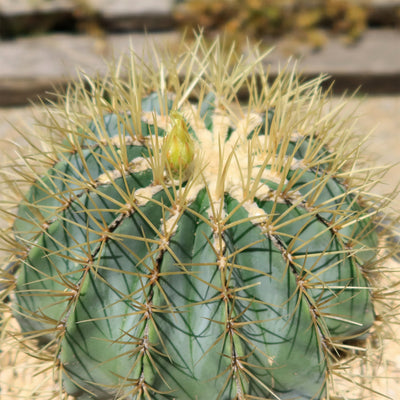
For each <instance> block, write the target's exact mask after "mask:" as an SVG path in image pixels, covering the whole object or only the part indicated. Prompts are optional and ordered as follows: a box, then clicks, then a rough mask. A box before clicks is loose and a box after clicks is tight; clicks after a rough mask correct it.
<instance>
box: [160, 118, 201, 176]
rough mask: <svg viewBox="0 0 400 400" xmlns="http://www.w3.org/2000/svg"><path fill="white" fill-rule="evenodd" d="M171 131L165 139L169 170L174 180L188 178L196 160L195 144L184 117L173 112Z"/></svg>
mask: <svg viewBox="0 0 400 400" xmlns="http://www.w3.org/2000/svg"><path fill="white" fill-rule="evenodd" d="M170 117H171V126H172V128H171V130H170V131H169V132H168V133H167V137H166V139H165V144H164V151H165V159H166V163H167V170H170V171H171V173H172V176H173V178H179V177H180V178H181V179H184V178H187V176H188V175H189V173H190V171H191V166H192V161H193V159H194V143H193V138H192V137H191V135H190V133H189V130H188V127H187V125H186V122H185V120H184V119H183V117H182V115H181V114H179V113H178V112H172V113H171V115H170Z"/></svg>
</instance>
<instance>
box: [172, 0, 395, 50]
mask: <svg viewBox="0 0 400 400" xmlns="http://www.w3.org/2000/svg"><path fill="white" fill-rule="evenodd" d="M373 12H374V8H373V7H371V2H370V1H368V0H364V1H361V0H360V1H355V0H186V1H183V2H180V4H179V5H178V7H177V8H176V11H175V18H176V20H177V21H178V22H179V23H180V25H181V26H184V27H202V28H204V29H205V30H206V31H209V30H214V29H218V30H223V31H225V33H227V34H228V35H231V36H234V37H240V36H241V35H243V34H245V35H246V36H251V37H260V36H265V35H270V36H278V35H279V36H280V35H282V34H290V35H294V36H295V37H296V38H297V39H301V40H304V41H306V42H308V43H310V44H311V45H313V46H314V47H321V46H323V44H324V43H325V41H326V39H327V32H332V33H334V34H341V35H343V37H344V38H345V39H346V41H348V42H354V41H355V40H357V39H359V38H360V36H361V35H362V33H363V31H364V30H365V29H366V27H367V25H368V21H369V20H370V17H371V13H373ZM397 19H398V21H400V14H398V15H397Z"/></svg>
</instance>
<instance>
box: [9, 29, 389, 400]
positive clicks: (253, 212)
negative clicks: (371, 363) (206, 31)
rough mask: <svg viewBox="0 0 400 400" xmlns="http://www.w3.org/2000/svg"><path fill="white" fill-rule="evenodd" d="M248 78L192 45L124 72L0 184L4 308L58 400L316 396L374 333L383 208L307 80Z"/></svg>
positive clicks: (354, 145) (64, 104)
mask: <svg viewBox="0 0 400 400" xmlns="http://www.w3.org/2000/svg"><path fill="white" fill-rule="evenodd" d="M266 65H267V64H266V61H265V55H262V54H261V55H260V54H259V53H258V52H255V53H253V54H252V55H251V56H249V57H248V58H239V57H237V56H236V53H235V52H234V51H233V50H232V49H225V50H224V48H223V46H222V45H221V44H220V42H219V41H218V40H217V41H216V42H215V43H214V44H213V45H212V46H211V47H206V45H205V44H204V42H203V40H202V39H201V37H200V38H199V39H198V40H197V41H196V42H195V44H194V45H193V46H192V47H188V48H186V49H185V51H183V52H182V53H181V54H180V55H179V56H173V57H170V58H169V59H168V57H155V60H153V62H152V64H151V65H150V64H149V65H146V64H145V62H144V61H143V60H138V59H137V58H136V57H135V56H134V55H131V56H130V57H129V63H128V64H127V68H123V67H121V68H115V69H113V70H112V71H111V73H110V75H109V77H108V78H102V79H98V80H93V79H89V78H87V77H82V78H81V80H80V82H78V83H77V84H75V85H74V86H73V87H72V86H71V88H69V89H68V91H67V95H66V96H65V98H64V99H63V100H61V101H60V102H59V103H60V104H58V105H57V106H54V105H53V107H50V108H49V110H50V111H49V115H50V122H49V123H48V124H47V126H46V127H47V130H48V134H47V138H46V139H41V144H37V143H36V142H35V141H34V140H33V139H28V140H29V141H30V142H31V148H32V151H31V153H30V154H29V155H25V156H24V159H21V161H20V162H17V163H14V165H12V166H11V167H10V168H9V169H8V171H7V172H4V174H7V177H6V179H5V180H6V182H7V184H8V187H9V188H10V189H12V190H13V192H12V193H13V195H12V197H13V198H14V201H13V202H10V207H9V208H7V207H4V211H5V212H6V213H7V214H8V215H11V216H12V217H13V218H14V222H13V225H12V230H10V231H7V236H6V235H3V236H4V237H6V240H7V242H8V248H9V249H10V254H11V255H10V256H9V257H8V260H7V262H6V263H5V264H4V267H3V271H2V276H3V283H2V289H3V293H4V295H3V298H4V299H5V301H4V304H7V307H9V308H10V310H11V311H12V313H13V316H14V317H15V318H16V319H17V321H18V323H19V325H20V329H21V333H20V335H21V336H19V340H20V341H21V340H22V341H27V340H32V341H34V342H35V344H32V345H31V346H30V350H32V349H35V350H34V352H36V356H37V357H38V358H41V357H40V356H41V355H43V354H46V357H47V359H49V358H50V359H52V360H53V364H54V369H55V370H57V371H59V376H60V382H61V387H62V393H65V394H68V395H70V396H72V397H74V398H76V399H81V400H86V399H179V400H186V399H193V400H194V399H198V400H207V399H221V400H228V399H282V400H283V399H299V400H310V399H316V400H318V399H321V400H322V399H328V398H333V397H329V396H330V395H331V394H332V393H333V392H332V391H331V390H332V377H333V376H334V375H337V374H339V372H338V368H339V370H340V362H341V361H340V360H341V356H342V355H343V353H344V351H345V350H346V349H348V350H349V351H352V352H353V355H356V354H357V353H359V352H361V351H359V350H360V349H361V348H362V342H363V341H365V340H367V338H369V337H370V331H371V327H373V325H374V321H375V319H376V317H377V312H376V310H375V309H376V307H375V305H374V290H375V285H376V275H377V271H378V269H379V268H378V267H379V265H380V262H381V258H382V248H381V245H380V243H381V242H380V241H379V240H378V239H379V236H378V230H377V225H379V221H378V218H377V217H376V213H377V210H378V209H379V208H380V207H382V206H383V205H384V204H383V201H382V198H377V197H375V196H373V195H371V194H368V188H369V187H370V186H371V185H372V184H373V183H374V180H376V178H375V177H374V176H373V175H372V174H371V173H369V172H368V171H369V170H367V169H366V170H365V171H367V172H365V173H362V167H358V165H359V161H358V158H359V154H358V153H359V150H360V143H359V141H358V142H357V141H356V142H354V141H352V131H351V129H350V128H349V126H348V125H346V121H343V120H341V119H340V118H339V117H338V115H337V114H338V109H335V110H333V111H331V112H326V94H325V93H324V91H323V90H322V89H321V85H320V84H321V81H322V78H318V79H315V80H313V81H308V82H304V83H300V81H299V79H298V78H297V76H296V74H295V73H294V72H292V71H283V72H282V73H280V74H279V75H278V77H277V78H276V79H275V80H274V81H272V82H271V81H270V80H269V79H268V74H267V72H266V67H265V66H266ZM183 74H185V75H183ZM243 96H247V99H246V100H245V101H244V100H243V98H244V97H243ZM25 187H27V190H26V192H24V190H25V189H23V188H25ZM15 198H17V199H18V201H17V202H16V201H15ZM13 207H15V210H16V211H13V210H14V208H13ZM21 337H22V338H23V339H21ZM356 340H358V343H361V344H359V346H361V347H360V348H358V347H357V346H356V345H355V344H354V343H355V341H356ZM338 366H339V367H338ZM60 393H61V392H60ZM60 396H63V395H62V394H60Z"/></svg>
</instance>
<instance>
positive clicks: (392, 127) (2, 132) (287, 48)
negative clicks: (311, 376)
mask: <svg viewBox="0 0 400 400" xmlns="http://www.w3.org/2000/svg"><path fill="white" fill-rule="evenodd" d="M199 28H201V29H204V32H205V34H206V35H207V36H208V37H209V38H210V40H211V39H212V38H213V37H214V36H215V35H216V34H219V33H222V32H223V33H224V34H225V35H226V38H227V40H230V41H232V42H236V43H238V44H239V45H243V46H244V45H245V44H246V40H247V38H249V40H250V41H253V42H255V43H259V44H260V46H261V48H263V49H267V48H270V47H271V48H273V49H274V50H273V51H272V53H271V55H270V57H269V58H268V63H269V65H268V67H269V68H270V72H271V76H274V75H276V73H277V72H278V70H279V68H280V67H281V66H282V65H285V64H286V62H287V60H288V58H289V57H291V58H292V60H295V61H296V62H297V65H298V66H297V68H298V70H299V71H301V73H302V74H303V76H304V77H305V78H306V79H308V78H312V77H315V76H317V75H319V74H321V73H323V74H328V75H329V76H330V78H329V80H328V81H327V83H326V84H327V85H330V84H331V83H332V82H334V86H333V87H334V90H333V96H332V98H331V100H330V101H331V104H332V105H334V104H336V103H337V102H338V101H341V100H340V97H341V96H344V97H345V99H346V100H347V106H346V107H345V110H344V112H353V110H354V109H355V107H357V105H358V108H357V114H358V115H359V116H360V119H359V121H358V123H357V124H356V125H355V127H354V130H355V133H358V134H361V135H367V134H368V133H370V132H371V130H373V134H372V136H371V137H370V138H369V139H368V142H367V146H366V152H367V157H368V158H369V159H370V160H371V164H378V165H382V164H383V165H388V164H390V165H392V164H393V165H394V167H393V168H391V169H390V170H389V172H388V173H387V175H386V177H385V180H384V182H382V183H381V184H379V185H377V187H376V189H375V190H376V191H377V192H378V193H380V194H386V193H390V192H391V191H393V190H394V188H395V186H396V184H397V183H398V182H399V181H400V179H399V178H400V0H0V141H1V145H0V146H1V147H2V150H3V151H7V143H8V142H9V141H14V140H17V139H16V138H17V137H18V130H22V131H28V130H29V128H30V127H32V125H33V124H34V118H33V115H34V114H37V113H38V112H39V113H40V111H41V109H42V108H43V106H42V105H40V102H39V101H38V100H39V98H40V97H42V98H48V99H54V95H53V93H54V89H55V88H57V90H61V91H62V90H63V89H64V88H65V87H66V86H67V84H68V82H70V81H71V80H73V79H74V78H76V76H77V72H78V71H84V72H86V73H87V74H89V75H92V74H93V75H94V74H100V75H101V74H104V73H105V71H106V63H107V61H109V60H111V59H113V58H118V57H119V56H120V55H121V54H123V53H127V52H128V51H129V49H130V47H133V50H134V51H136V52H137V53H138V54H141V53H142V51H143V48H144V46H145V42H146V40H147V38H150V39H151V40H153V41H154V42H155V43H157V45H159V46H172V48H173V46H174V45H175V44H177V43H178V42H179V41H180V40H181V37H182V36H183V34H184V32H186V38H187V40H190V39H191V35H192V32H193V29H199ZM356 90H357V94H356V95H355V96H353V95H352V94H353V93H354V91H356ZM33 103H35V106H34V105H33ZM399 200H400V196H399V195H397V196H396V202H395V203H394V207H395V208H397V209H399V208H400V203H399ZM397 268H398V266H397ZM398 336H400V335H398ZM385 354H386V356H385V359H383V360H382V364H383V367H384V369H383V371H384V374H388V375H390V376H392V377H393V379H391V380H389V381H384V380H382V381H381V382H382V385H381V387H379V388H378V387H377V388H376V389H377V390H382V391H383V392H384V393H385V394H386V395H387V396H388V398H391V399H393V400H398V399H400V383H399V382H400V349H399V348H394V347H391V348H390V349H389V350H388V351H387V352H386V353H385ZM0 367H1V366H0ZM3 367H4V366H3ZM377 373H378V372H377ZM3 395H4V394H3ZM5 396H6V395H5ZM28 397H29V394H28ZM351 398H352V399H353V398H354V397H351ZM7 399H12V397H7ZM357 400H361V398H357Z"/></svg>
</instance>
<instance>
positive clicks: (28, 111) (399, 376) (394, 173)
mask: <svg viewBox="0 0 400 400" xmlns="http://www.w3.org/2000/svg"><path fill="white" fill-rule="evenodd" d="M338 101H339V99H337V98H333V99H332V104H333V105H334V104H337V102H338ZM359 102H360V99H357V98H354V99H348V104H347V106H346V108H345V111H348V112H350V110H352V109H354V107H355V106H356V105H357V104H358V103H359ZM399 110H400V96H395V97H389V96H379V97H370V98H367V99H364V100H363V101H362V103H361V104H360V106H359V108H358V110H357V114H358V115H359V116H360V119H359V121H358V123H357V125H356V126H355V131H356V132H357V133H360V134H363V135H364V134H365V135H367V134H368V133H369V132H371V130H372V129H374V132H373V134H372V136H371V137H369V138H368V140H367V143H366V151H367V156H368V158H369V159H370V160H371V163H373V164H379V165H382V164H385V165H388V164H396V163H397V164H398V165H397V166H394V167H393V168H391V169H390V171H389V172H388V173H387V175H386V177H385V183H382V184H379V185H378V186H377V187H376V188H375V190H376V191H377V193H380V194H382V193H388V192H390V191H393V188H394V187H395V185H396V183H397V182H400V179H399V178H400V142H399V132H398V130H399V128H400V113H399ZM32 112H33V107H32V106H27V107H21V108H0V140H1V141H2V142H3V141H5V142H3V143H2V144H0V146H1V147H0V152H4V153H7V149H8V148H9V144H7V143H6V142H7V141H9V140H12V141H18V139H17V137H18V135H17V133H16V130H18V129H22V130H23V131H28V130H29V128H30V127H32V126H33V124H34V119H33V117H32ZM6 120H7V121H8V122H7V121H6ZM10 124H12V125H13V126H11V125H10ZM397 200H400V196H399V195H397V196H396V201H395V202H394V204H393V206H394V207H395V208H397V209H399V208H400V205H399V203H398V201H397ZM388 267H394V268H395V269H397V270H399V266H398V265H397V264H395V263H394V262H389V263H388ZM395 329H396V331H395V333H394V334H395V335H396V336H397V337H398V338H399V337H400V331H399V329H398V328H397V327H396V328H395ZM383 346H384V348H386V351H385V353H384V357H383V359H382V363H381V367H380V368H378V369H377V370H376V371H375V370H374V371H372V372H371V371H369V372H368V373H366V381H367V384H368V381H369V380H370V376H371V375H373V376H377V375H378V376H379V375H380V376H382V377H383V376H390V377H392V378H393V379H390V380H386V379H382V380H378V383H377V384H376V386H374V389H376V390H381V391H383V392H384V393H386V394H387V396H389V397H388V398H391V399H393V400H398V399H399V398H400V382H399V381H400V346H395V345H394V344H393V343H392V342H385V341H384V342H383ZM3 350H5V351H6V353H7V351H8V349H3ZM10 354H11V355H12V354H13V353H12V352H11V353H10ZM6 355H7V354H6ZM3 362H4V359H3ZM29 362H31V361H29ZM1 364H2V363H1V362H0V369H3V373H4V375H3V373H2V375H3V378H2V379H1V380H0V381H2V380H3V379H5V380H6V381H8V383H10V382H20V384H14V388H16V386H17V385H18V386H19V387H25V390H26V389H27V388H28V387H32V386H34V384H33V381H32V382H31V380H30V379H29V378H28V377H27V376H25V373H24V368H22V370H21V371H20V372H17V373H15V371H14V372H12V370H11V369H10V368H8V367H7V366H6V365H4V364H3V365H1ZM21 365H22V364H21ZM24 365H25V364H24ZM355 371H356V370H355ZM19 374H21V375H19ZM16 375H17V376H16ZM19 376H20V378H19ZM3 382H4V381H3ZM0 383H1V382H0ZM35 384H36V383H35ZM0 386H1V385H0ZM14 393H15V392H14ZM3 396H4V400H14V399H15V398H16V397H15V395H13V394H11V393H9V395H7V394H6V393H4V392H3ZM28 397H29V394H28ZM2 398H3V397H2ZM365 398H366V397H364V395H359V394H358V393H357V394H354V393H351V394H350V397H349V399H352V400H361V399H363V400H364V399H365ZM380 398H381V397H379V396H376V397H375V395H372V397H368V399H373V400H375V399H376V400H378V399H380Z"/></svg>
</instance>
